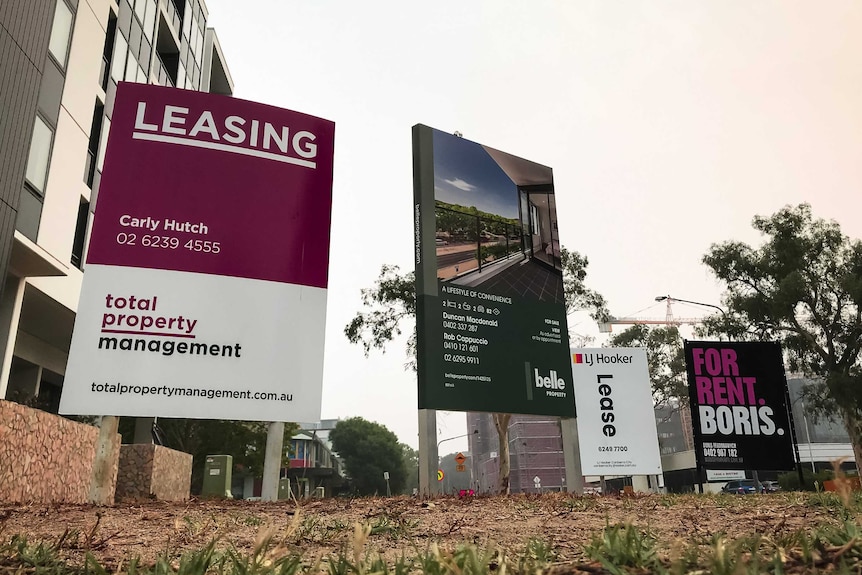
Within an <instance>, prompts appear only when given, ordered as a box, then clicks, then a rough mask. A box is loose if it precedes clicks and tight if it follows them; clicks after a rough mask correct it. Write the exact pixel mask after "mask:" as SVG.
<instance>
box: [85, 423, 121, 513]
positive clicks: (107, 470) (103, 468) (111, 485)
mask: <svg viewBox="0 0 862 575" xmlns="http://www.w3.org/2000/svg"><path fill="white" fill-rule="evenodd" d="M119 425H120V418H119V417H117V416H114V415H105V416H103V417H102V421H101V422H100V423H99V439H97V440H96V457H95V459H94V460H93V475H92V477H91V479H90V503H92V504H94V505H111V504H113V503H114V491H115V488H116V479H117V478H116V476H115V475H114V473H113V472H114V461H116V459H117V457H118V456H119V454H117V453H114V440H115V439H116V437H117V429H118V427H119Z"/></svg>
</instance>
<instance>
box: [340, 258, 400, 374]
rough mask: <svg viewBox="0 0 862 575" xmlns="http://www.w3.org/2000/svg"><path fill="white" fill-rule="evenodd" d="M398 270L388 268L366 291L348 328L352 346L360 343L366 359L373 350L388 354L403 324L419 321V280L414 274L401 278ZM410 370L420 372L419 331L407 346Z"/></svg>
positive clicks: (345, 329) (385, 266)
mask: <svg viewBox="0 0 862 575" xmlns="http://www.w3.org/2000/svg"><path fill="white" fill-rule="evenodd" d="M399 272H400V269H399V267H398V266H390V265H384V266H383V267H382V268H381V269H380V275H379V276H378V278H377V281H375V282H374V287H372V288H365V289H363V290H362V292H361V293H362V305H363V306H364V308H365V309H366V310H367V311H360V312H358V313H357V314H356V316H355V317H354V318H353V319H352V320H350V323H348V324H347V325H346V326H345V327H344V335H345V336H347V339H348V340H349V341H350V343H358V344H361V345H362V348H363V349H364V350H365V355H366V356H368V354H369V353H370V352H371V350H372V349H379V350H381V351H384V352H385V351H386V344H387V343H389V342H390V341H392V340H393V339H395V338H396V337H398V336H400V335H401V325H400V324H401V321H402V320H404V319H415V317H416V279H415V275H414V273H413V272H408V273H405V274H404V275H401V274H400V273H399ZM407 356H408V357H409V358H410V360H409V362H408V364H407V366H408V367H410V368H412V369H414V370H415V369H416V332H415V329H414V331H413V334H412V335H411V336H410V339H409V340H408V342H407Z"/></svg>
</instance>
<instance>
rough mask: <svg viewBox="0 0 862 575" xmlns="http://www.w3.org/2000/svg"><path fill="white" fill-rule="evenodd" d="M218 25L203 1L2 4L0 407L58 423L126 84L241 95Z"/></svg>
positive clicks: (25, 0) (24, 0)
mask: <svg viewBox="0 0 862 575" xmlns="http://www.w3.org/2000/svg"><path fill="white" fill-rule="evenodd" d="M207 18H208V11H207V8H206V4H205V3H204V1H203V0H3V1H2V2H0V86H2V90H0V274H2V278H3V282H2V284H0V354H2V355H0V362H2V363H0V399H12V400H15V401H19V402H23V403H28V404H30V405H35V406H37V407H39V408H41V409H45V410H46V411H51V412H54V413H56V411H57V408H58V405H59V398H60V390H61V388H62V385H63V375H64V373H65V369H66V360H67V358H68V353H69V344H70V342H71V338H72V326H73V324H74V320H75V310H76V307H77V302H78V294H79V291H80V288H81V278H82V273H83V268H84V264H83V262H84V261H85V260H86V246H87V242H88V233H89V230H90V223H91V221H92V215H93V212H94V210H95V209H96V207H97V196H98V191H99V180H100V178H101V171H102V163H103V161H104V154H105V144H106V140H107V135H108V130H109V129H110V125H111V115H112V106H113V99H114V94H115V91H116V86H117V83H118V82H120V81H127V82H139V83H154V84H161V85H165V86H175V87H178V88H183V89H188V90H201V91H209V92H213V93H217V94H225V95H231V94H232V93H233V80H232V79H231V76H230V72H229V71H228V68H227V65H226V63H225V59H224V55H223V54H222V50H221V47H220V46H219V42H218V37H217V36H216V34H215V31H214V30H213V29H212V28H208V27H207ZM153 169H154V170H156V169H158V166H153Z"/></svg>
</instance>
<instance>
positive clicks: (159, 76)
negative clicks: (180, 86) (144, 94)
mask: <svg viewBox="0 0 862 575" xmlns="http://www.w3.org/2000/svg"><path fill="white" fill-rule="evenodd" d="M153 75H154V76H155V77H156V82H158V84H159V85H161V86H168V87H171V88H175V87H176V85H177V82H176V80H175V79H174V78H175V77H176V73H174V74H171V72H170V69H169V68H168V67H167V65H165V63H164V62H163V61H162V57H161V56H160V55H159V54H156V59H155V60H154V61H153Z"/></svg>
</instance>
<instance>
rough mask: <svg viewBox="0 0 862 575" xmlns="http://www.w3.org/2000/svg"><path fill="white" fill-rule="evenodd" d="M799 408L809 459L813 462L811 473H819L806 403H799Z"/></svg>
mask: <svg viewBox="0 0 862 575" xmlns="http://www.w3.org/2000/svg"><path fill="white" fill-rule="evenodd" d="M799 408H800V409H801V410H802V422H803V423H804V424H805V441H807V442H808V459H810V460H811V473H817V468H816V467H815V466H814V450H813V449H812V447H811V430H810V429H808V418H807V417H806V416H805V402H804V401H800V402H799Z"/></svg>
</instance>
